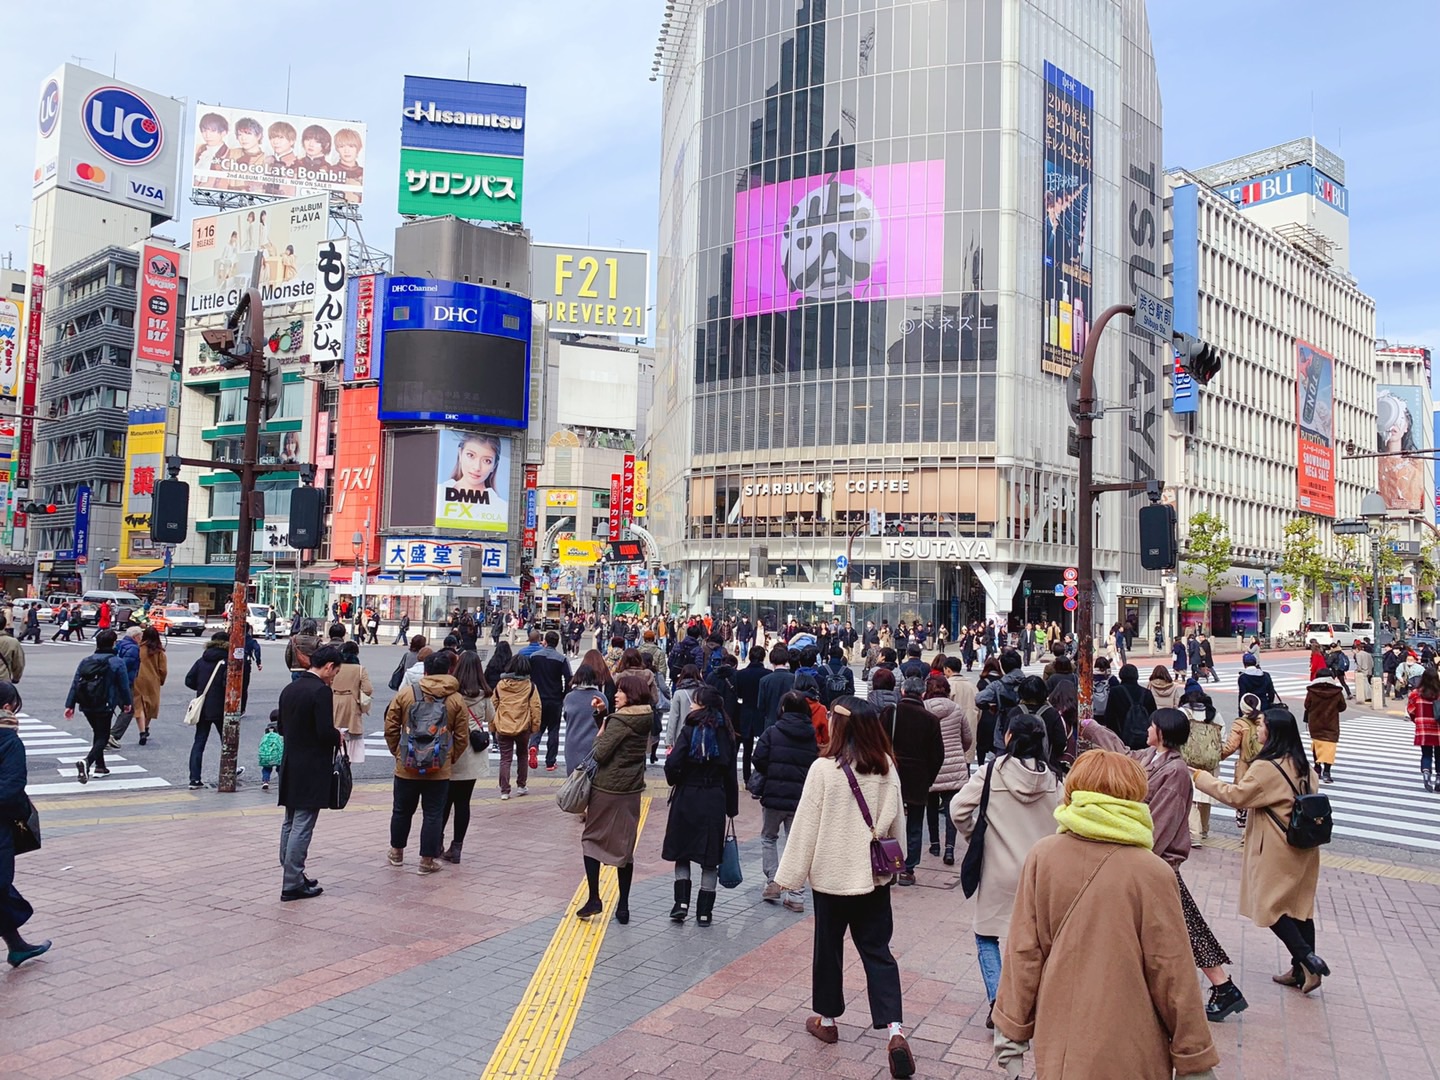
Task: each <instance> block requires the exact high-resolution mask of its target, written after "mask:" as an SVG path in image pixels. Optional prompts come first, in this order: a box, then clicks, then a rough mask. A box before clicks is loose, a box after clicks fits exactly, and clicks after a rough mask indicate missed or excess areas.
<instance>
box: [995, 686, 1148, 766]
mask: <svg viewBox="0 0 1440 1080" xmlns="http://www.w3.org/2000/svg"><path fill="white" fill-rule="evenodd" d="M1125 666H1127V667H1128V666H1129V665H1125ZM1019 691H1020V704H1019V705H1017V706H1016V707H1015V708H1013V709H1011V710H1010V712H1009V713H1008V714H1007V715H1006V717H1005V728H1006V730H1009V727H1010V721H1011V719H1013V718H1014V717H1015V716H1016V715H1018V714H1020V713H1031V714H1033V715H1034V716H1037V717H1038V718H1039V719H1040V720H1042V721H1044V723H1045V743H1046V746H1047V748H1048V749H1049V751H1050V760H1049V764H1050V768H1051V769H1052V770H1054V772H1055V774H1056V775H1057V776H1064V775H1065V752H1066V750H1067V749H1068V748H1069V745H1070V733H1069V732H1067V731H1066V730H1065V720H1064V718H1063V717H1061V715H1060V710H1059V709H1057V708H1055V706H1053V705H1051V704H1050V703H1049V700H1048V699H1049V697H1050V688H1049V687H1048V686H1046V685H1045V680H1044V679H1042V678H1040V677H1039V676H1038V675H1027V676H1026V677H1025V678H1024V679H1021V680H1020V687H1019Z"/></svg>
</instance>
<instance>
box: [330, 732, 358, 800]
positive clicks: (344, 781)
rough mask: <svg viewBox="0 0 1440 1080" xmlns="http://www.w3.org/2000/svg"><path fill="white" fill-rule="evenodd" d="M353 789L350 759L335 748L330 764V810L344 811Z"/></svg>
mask: <svg viewBox="0 0 1440 1080" xmlns="http://www.w3.org/2000/svg"><path fill="white" fill-rule="evenodd" d="M354 787H355V778H354V775H353V774H352V773H351V771H350V759H349V758H348V757H347V756H346V755H345V751H344V750H343V749H341V748H340V747H338V746H337V747H336V748H335V756H334V758H333V759H332V760H331V762H330V809H331V810H344V809H345V804H346V803H348V802H349V801H350V792H351V791H352V790H354Z"/></svg>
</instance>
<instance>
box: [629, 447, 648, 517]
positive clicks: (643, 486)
mask: <svg viewBox="0 0 1440 1080" xmlns="http://www.w3.org/2000/svg"><path fill="white" fill-rule="evenodd" d="M649 508H650V463H649V462H648V461H645V460H643V459H642V460H640V461H637V462H635V505H634V507H633V509H632V513H633V514H634V516H635V517H637V518H643V517H644V516H645V512H646V511H647V510H648V509H649Z"/></svg>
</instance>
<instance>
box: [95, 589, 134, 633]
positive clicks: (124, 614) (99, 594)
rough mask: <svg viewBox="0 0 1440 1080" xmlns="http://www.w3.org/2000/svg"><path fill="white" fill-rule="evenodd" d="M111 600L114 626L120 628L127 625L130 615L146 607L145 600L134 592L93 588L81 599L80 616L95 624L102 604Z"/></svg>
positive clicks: (111, 615)
mask: <svg viewBox="0 0 1440 1080" xmlns="http://www.w3.org/2000/svg"><path fill="white" fill-rule="evenodd" d="M105 600H109V601H110V617H111V619H112V620H113V622H112V624H111V625H112V626H113V627H114V629H115V630H117V631H118V630H119V629H120V628H121V627H123V626H124V625H125V623H126V622H127V620H129V618H130V616H131V615H132V614H133V613H134V612H137V611H140V610H142V609H143V608H144V607H145V601H143V600H141V599H140V597H138V596H136V595H135V594H134V593H132V592H122V591H120V590H115V589H91V590H90V591H89V592H87V593H86V594H85V596H84V598H83V599H82V600H81V601H80V618H82V619H83V620H84V621H85V622H86V624H87V625H90V626H93V625H95V623H96V622H98V621H99V619H100V604H101V603H102V602H103V601H105Z"/></svg>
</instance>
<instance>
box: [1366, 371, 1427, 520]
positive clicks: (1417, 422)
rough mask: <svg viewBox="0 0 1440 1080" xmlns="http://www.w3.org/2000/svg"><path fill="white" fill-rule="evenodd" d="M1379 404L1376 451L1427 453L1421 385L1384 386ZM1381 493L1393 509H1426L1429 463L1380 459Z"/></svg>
mask: <svg viewBox="0 0 1440 1080" xmlns="http://www.w3.org/2000/svg"><path fill="white" fill-rule="evenodd" d="M1377 390H1378V393H1377V396H1376V401H1375V433H1376V447H1375V448H1376V450H1378V451H1379V452H1380V453H1382V454H1398V453H1400V452H1401V451H1418V450H1427V449H1429V447H1427V446H1426V445H1425V444H1426V438H1425V437H1426V435H1427V434H1429V427H1430V425H1429V424H1427V423H1426V422H1425V405H1424V398H1423V394H1422V391H1421V389H1420V387H1418V386H1396V385H1389V384H1385V385H1381V386H1379V387H1378V388H1377ZM1375 463H1376V466H1377V468H1378V469H1379V490H1380V495H1381V496H1382V497H1383V498H1384V500H1385V506H1386V508H1387V509H1389V510H1416V511H1419V510H1424V509H1425V504H1426V498H1425V462H1424V460H1423V459H1421V458H1418V457H1413V458H1412V457H1382V458H1377V459H1376V462H1375Z"/></svg>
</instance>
